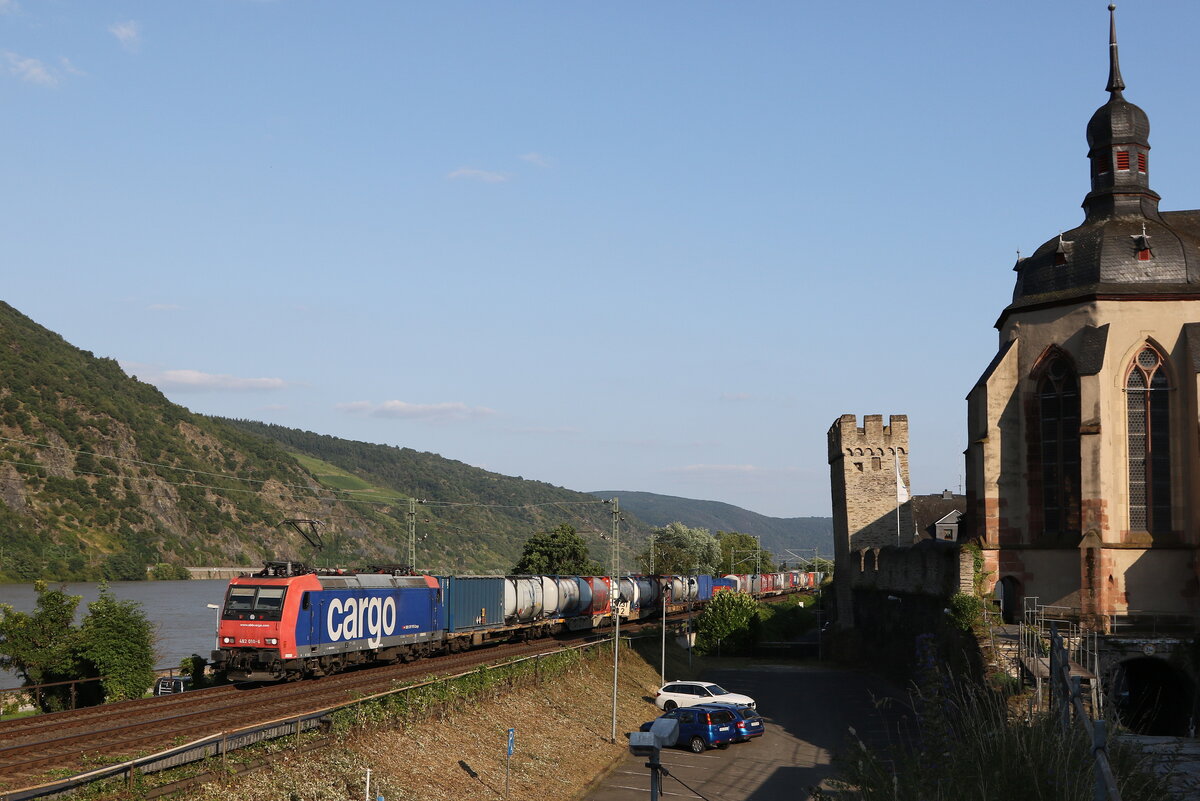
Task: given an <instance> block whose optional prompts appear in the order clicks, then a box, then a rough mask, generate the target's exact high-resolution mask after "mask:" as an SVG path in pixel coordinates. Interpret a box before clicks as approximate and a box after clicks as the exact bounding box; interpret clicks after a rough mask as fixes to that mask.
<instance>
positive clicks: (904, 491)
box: [896, 453, 908, 506]
mask: <svg viewBox="0 0 1200 801" xmlns="http://www.w3.org/2000/svg"><path fill="white" fill-rule="evenodd" d="M907 500H908V488H907V487H905V486H904V479H903V478H901V477H900V454H898V453H897V454H896V505H897V506H899V505H900V504H902V503H904V502H905V501H907Z"/></svg>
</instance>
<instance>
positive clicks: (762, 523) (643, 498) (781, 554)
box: [592, 490, 833, 561]
mask: <svg viewBox="0 0 1200 801" xmlns="http://www.w3.org/2000/svg"><path fill="white" fill-rule="evenodd" d="M592 495H595V496H596V497H598V498H611V497H612V496H614V495H616V496H617V497H619V498H620V499H621V508H622V509H628V510H629V511H631V512H633V513H634V514H635V515H637V516H638V517H639V518H641V519H642V520H644V521H646V522H647V523H648V524H650V525H652V526H665V525H666V524H667V523H673V522H676V521H677V522H680V523H683V524H684V525H687V526H691V527H692V528H706V529H708V530H709V531H712V532H714V533H715V532H717V531H738V532H741V533H743V534H756V535H758V536H760V537H761V538H762V547H763V548H765V549H767V550H768V551H771V552H772V553H774V554H775V555H776V556H777V557H778V558H779V559H780V560H781V561H791V560H790V559H789V558H788V555H787V550H788V549H791V550H799V551H803V550H805V549H812V548H817V549H819V550H820V553H821V555H823V556H830V557H832V556H833V518H829V517H767V516H766V515H760V514H758V513H756V512H751V511H749V510H747V509H743V508H741V507H740V506H734V505H732V504H728V503H721V502H720V501H698V500H693V499H691V498H677V497H675V496H673V495H657V494H655V493H653V492H627V491H623V490H622V491H616V490H612V491H610V490H605V491H598V492H593V493H592Z"/></svg>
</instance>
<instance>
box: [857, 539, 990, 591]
mask: <svg viewBox="0 0 1200 801" xmlns="http://www.w3.org/2000/svg"><path fill="white" fill-rule="evenodd" d="M852 556H853V558H852V559H851V560H850V565H849V571H848V573H847V574H846V576H847V578H848V579H849V584H850V586H851V587H852V588H853V589H854V590H855V591H856V592H857V591H863V590H874V591H876V592H887V593H892V594H895V595H928V596H935V597H939V598H945V599H949V598H950V597H951V596H953V595H957V594H958V593H971V592H972V591H973V589H974V572H975V563H974V559H973V557H972V556H971V553H970V552H969V551H966V550H964V549H963V548H961V547H959V545H958V544H957V543H954V542H945V541H941V540H922V541H921V542H919V543H917V544H916V545H913V546H911V547H905V548H897V547H895V546H887V547H885V548H868V549H864V550H861V551H857V552H855V553H854V554H853V555H852Z"/></svg>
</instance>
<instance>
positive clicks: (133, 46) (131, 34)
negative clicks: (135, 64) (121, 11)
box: [108, 19, 142, 53]
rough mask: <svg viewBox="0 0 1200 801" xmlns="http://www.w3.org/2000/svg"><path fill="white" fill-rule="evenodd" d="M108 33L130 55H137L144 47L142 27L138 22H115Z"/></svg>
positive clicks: (109, 27)
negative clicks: (115, 38)
mask: <svg viewBox="0 0 1200 801" xmlns="http://www.w3.org/2000/svg"><path fill="white" fill-rule="evenodd" d="M108 32H109V33H111V34H112V35H113V36H115V37H117V41H118V42H120V43H121V47H123V48H125V49H126V50H128V51H129V52H130V53H136V52H137V51H138V48H139V47H141V45H142V26H141V25H140V24H138V22H137V21H136V20H132V19H131V20H126V21H125V22H114V23H113V24H112V25H109V26H108Z"/></svg>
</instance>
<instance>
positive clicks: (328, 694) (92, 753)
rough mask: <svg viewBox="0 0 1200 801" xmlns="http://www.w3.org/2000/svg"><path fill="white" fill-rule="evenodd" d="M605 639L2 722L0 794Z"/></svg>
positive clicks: (494, 649)
mask: <svg viewBox="0 0 1200 801" xmlns="http://www.w3.org/2000/svg"><path fill="white" fill-rule="evenodd" d="M687 617H688V613H686V612H678V613H674V614H669V615H668V616H667V621H668V623H673V624H679V623H682V622H683V621H684V620H686V619H687ZM658 623H659V619H653V620H646V621H639V622H631V623H623V624H622V625H621V632H622V634H625V633H628V634H636V633H637V632H638V631H639V630H641V629H642V628H646V627H653V626H657V625H658ZM609 637H611V629H606V630H602V631H599V632H598V631H595V630H593V631H590V632H582V633H580V634H579V635H577V636H575V637H562V638H559V639H557V640H537V641H532V642H521V643H504V644H499V645H495V646H491V647H488V648H484V649H481V650H474V651H466V652H463V653H458V654H447V655H443V656H436V657H428V658H425V659H420V660H417V661H415V662H411V663H407V664H396V665H385V666H382V667H374V668H363V669H358V670H354V671H350V672H346V673H339V674H336V675H333V676H327V677H324V678H321V679H309V680H306V681H300V682H290V683H276V684H239V685H225V686H221V687H211V688H207V689H202V690H192V691H189V692H186V693H180V694H178V695H169V696H163V697H159V698H143V699H138V700H134V701H122V702H118V703H114V704H104V705H101V706H95V707H87V708H84V709H78V710H72V711H68V712H55V713H52V714H45V715H35V716H32V717H28V718H19V719H16V720H10V721H4V722H0V794H2V793H5V792H11V791H13V790H16V789H20V788H25V787H31V786H34V785H37V784H40V783H43V782H45V781H49V780H51V779H53V778H57V777H61V776H63V775H75V774H78V773H83V772H85V771H87V770H89V769H92V768H95V767H96V766H97V765H100V764H112V763H117V762H121V761H124V760H127V759H131V758H134V757H136V756H138V755H140V754H145V753H147V752H154V751H158V750H162V749H165V748H169V747H171V746H173V745H177V744H180V743H183V742H191V741H194V740H197V739H200V738H203V737H206V736H211V735H215V734H220V733H221V732H226V731H233V730H236V729H240V728H244V727H251V726H254V725H257V724H261V723H263V722H266V721H275V720H284V719H287V718H292V717H300V716H304V715H307V714H311V713H313V712H317V711H319V710H323V709H328V708H331V707H336V706H339V705H342V704H345V703H348V702H351V701H353V700H355V699H358V698H362V697H364V696H368V695H374V694H377V693H383V692H387V691H389V690H393V689H396V688H397V685H405V684H415V683H419V682H420V681H421V680H423V679H432V678H436V677H438V676H449V675H454V674H457V673H462V672H466V671H469V670H472V669H474V668H478V667H482V666H484V665H488V664H494V663H497V662H501V661H507V660H512V659H517V658H520V657H526V656H534V655H537V654H539V653H540V654H549V653H554V652H557V651H560V650H562V647H563V645H568V644H579V643H582V642H585V641H587V640H589V639H606V638H609ZM50 773H53V774H54V775H48V774H50Z"/></svg>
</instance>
